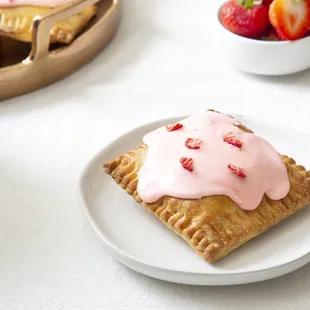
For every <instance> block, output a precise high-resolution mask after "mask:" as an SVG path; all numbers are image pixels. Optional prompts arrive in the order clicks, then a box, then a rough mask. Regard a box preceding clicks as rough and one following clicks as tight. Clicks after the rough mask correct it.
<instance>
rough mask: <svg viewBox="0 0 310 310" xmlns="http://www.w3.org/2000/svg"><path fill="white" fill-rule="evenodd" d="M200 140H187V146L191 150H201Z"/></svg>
mask: <svg viewBox="0 0 310 310" xmlns="http://www.w3.org/2000/svg"><path fill="white" fill-rule="evenodd" d="M201 142H202V141H201V140H200V139H194V138H187V140H186V141H185V146H186V147H187V148H189V149H193V150H197V149H200V144H201Z"/></svg>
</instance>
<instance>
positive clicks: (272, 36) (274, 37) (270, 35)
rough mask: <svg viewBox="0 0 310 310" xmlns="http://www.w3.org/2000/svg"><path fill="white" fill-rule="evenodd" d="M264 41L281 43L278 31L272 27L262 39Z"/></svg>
mask: <svg viewBox="0 0 310 310" xmlns="http://www.w3.org/2000/svg"><path fill="white" fill-rule="evenodd" d="M261 40H263V41H280V38H279V36H278V33H277V31H276V30H275V29H274V28H273V27H272V26H270V28H269V29H268V30H267V31H266V32H265V33H264V35H263V36H262V37H261Z"/></svg>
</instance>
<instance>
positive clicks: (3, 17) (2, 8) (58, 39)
mask: <svg viewBox="0 0 310 310" xmlns="http://www.w3.org/2000/svg"><path fill="white" fill-rule="evenodd" d="M67 2H70V1H68V0H60V1H59V0H55V1H51V0H41V1H39V0H29V1H27V2H25V1H22V0H0V36H6V37H10V38H12V39H15V40H19V41H24V42H31V41H32V32H33V21H34V18H35V17H36V16H37V15H42V16H44V15H46V14H48V13H49V11H50V10H51V9H52V8H53V6H55V5H62V4H65V3H67ZM96 10H97V7H96V6H90V7H88V8H86V9H84V10H82V11H81V12H79V13H78V14H76V15H74V16H71V17H69V18H67V19H65V20H63V21H60V22H58V23H56V24H55V25H54V26H53V27H52V29H51V33H50V43H62V44H69V43H71V42H72V41H73V39H74V38H75V36H76V35H77V34H78V33H79V32H80V31H81V30H82V29H83V28H84V27H85V26H86V25H87V24H88V22H89V21H90V20H91V18H92V17H93V16H94V15H95V14H96Z"/></svg>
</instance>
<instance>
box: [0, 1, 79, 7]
mask: <svg viewBox="0 0 310 310" xmlns="http://www.w3.org/2000/svg"><path fill="white" fill-rule="evenodd" d="M72 1H73V0H0V7H17V6H28V5H33V6H43V7H56V6H58V5H63V4H66V3H69V2H72Z"/></svg>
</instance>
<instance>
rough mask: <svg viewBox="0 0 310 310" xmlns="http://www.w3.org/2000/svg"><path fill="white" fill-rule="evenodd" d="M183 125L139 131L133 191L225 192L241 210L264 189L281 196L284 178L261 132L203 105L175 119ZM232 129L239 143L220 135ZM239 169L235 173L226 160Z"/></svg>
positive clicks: (150, 196) (153, 195)
mask: <svg viewBox="0 0 310 310" xmlns="http://www.w3.org/2000/svg"><path fill="white" fill-rule="evenodd" d="M180 123H182V124H183V125H184V127H183V128H181V129H178V130H176V131H171V132H169V131H168V130H167V129H166V127H165V126H164V127H161V128H159V129H157V130H155V131H153V132H150V133H148V134H147V135H145V136H144V138H143V142H144V143H145V144H146V145H148V147H149V150H148V154H147V156H146V159H145V162H144V164H143V166H142V168H141V169H140V171H139V174H138V177H139V182H138V193H139V196H140V197H141V198H142V199H143V200H144V201H145V202H148V203H152V202H155V201H157V200H158V199H159V198H161V197H162V196H166V195H167V196H172V197H176V198H183V199H200V198H201V197H203V196H211V195H226V196H228V197H230V198H231V199H232V200H233V201H234V202H235V203H236V204H238V205H239V206H240V207H241V208H242V209H244V210H254V209H255V208H257V206H258V205H259V204H260V202H261V199H262V197H263V195H264V194H266V195H267V196H268V197H269V198H271V199H273V200H279V199H282V198H284V197H285V196H286V195H287V193H288V191H289V189H290V183H289V179H288V175H287V170H286V167H285V164H284V163H283V161H282V159H281V157H280V155H279V154H278V153H277V151H276V150H275V149H274V148H273V147H272V146H271V145H270V144H269V143H268V142H267V141H266V140H264V139H262V138H261V137H259V136H257V135H254V134H250V133H245V132H243V131H242V130H240V129H239V128H238V127H237V126H236V125H238V124H239V123H238V122H237V121H236V120H234V119H232V118H230V117H229V116H227V115H223V114H219V113H215V112H210V111H206V112H203V113H201V114H196V115H193V116H191V117H189V118H187V119H184V120H182V121H180ZM228 132H232V133H234V134H235V136H236V137H237V139H239V140H240V141H241V142H242V148H241V149H240V148H238V147H235V146H233V145H231V144H229V143H227V142H224V141H223V137H224V136H225V135H226V134H227V133H228ZM187 138H198V139H201V141H202V142H201V145H200V149H188V148H187V147H186V146H185V141H186V139H187ZM181 157H190V158H193V162H194V166H193V171H192V172H191V171H188V170H186V169H184V168H183V167H182V165H181V164H180V158H181ZM229 164H233V165H235V166H238V167H241V168H243V169H244V173H245V174H246V177H244V178H243V177H240V176H237V175H236V174H234V173H233V172H232V171H231V170H229V169H228V167H227V166H228V165H229Z"/></svg>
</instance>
